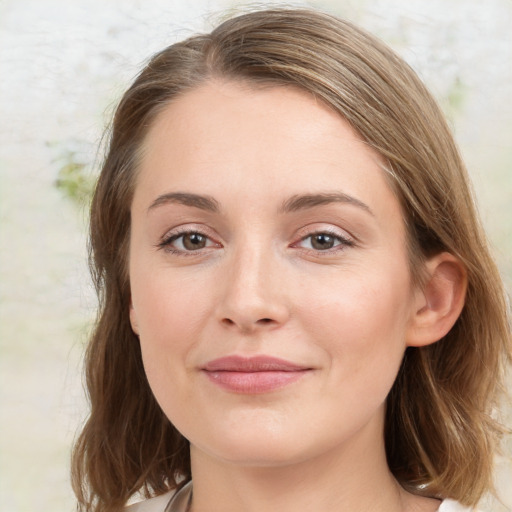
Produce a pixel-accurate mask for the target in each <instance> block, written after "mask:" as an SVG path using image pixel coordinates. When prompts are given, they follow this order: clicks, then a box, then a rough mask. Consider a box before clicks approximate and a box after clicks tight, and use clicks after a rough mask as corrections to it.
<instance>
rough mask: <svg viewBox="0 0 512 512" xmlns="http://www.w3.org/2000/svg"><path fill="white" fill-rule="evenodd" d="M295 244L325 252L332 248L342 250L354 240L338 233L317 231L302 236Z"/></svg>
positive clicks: (351, 244) (352, 243)
mask: <svg viewBox="0 0 512 512" xmlns="http://www.w3.org/2000/svg"><path fill="white" fill-rule="evenodd" d="M297 245H298V246H300V247H302V248H304V249H312V250H314V251H324V252H325V251H330V250H333V249H334V250H342V249H344V248H345V247H347V246H348V247H351V246H353V245H354V242H353V241H352V240H350V239H348V238H346V237H344V236H341V235H340V234H338V233H333V232H330V231H318V232H316V233H311V234H309V235H308V236H306V237H304V238H302V239H301V240H300V242H299V243H298V244H297Z"/></svg>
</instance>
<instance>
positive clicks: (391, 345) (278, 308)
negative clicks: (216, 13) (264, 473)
mask: <svg viewBox="0 0 512 512" xmlns="http://www.w3.org/2000/svg"><path fill="white" fill-rule="evenodd" d="M129 271H130V283H131V291H132V307H131V310H130V318H131V321H132V325H133V327H134V330H135V331H136V332H137V333H138V334H139V335H140V343H141V347H142V355H143V360H144V366H145V369H146V372H147V377H148V380H149V383H150V385H151V388H152V390H153V392H154V394H155V396H156V399H157V400H158V402H159V403H160V405H161V407H162V409H163V410H164V412H165V414H166V415H167V416H168V417H169V419H170V420H171V421H172V423H173V424H174V425H175V426H176V427H177V428H178V430H180V432H181V433H182V434H183V435H184V436H185V437H187V438H188V439H189V440H190V442H191V445H192V449H193V451H196V452H197V453H202V454H204V455H206V456H209V457H214V458H216V459H218V460H223V461H229V462H231V463H237V464H249V465H273V464H283V463H285V462H293V461H303V460H306V459H308V458H311V457H316V456H318V455H320V454H322V453H327V452H332V451H333V450H334V451H336V450H345V449H347V447H349V446H361V447H368V446H369V445H375V446H379V447H382V443H383V441H382V431H383V413H384V403H385V399H386V395H387V394H388V392H389V390H390V388H391V386H392V384H393V381H394V379H395V376H396V374H397V371H398V368H399V366H400V363H401V360H402V356H403V353H404V350H405V347H406V346H407V343H408V333H409V331H410V329H411V322H412V318H413V316H414V313H415V295H416V292H415V291H414V289H413V287H412V285H411V276H410V273H409V266H408V258H407V250H406V235H405V228H404V222H403V220H402V215H401V210H400V207H399V203H398V201H397V199H396V198H395V196H394V195H393V193H392V191H391V189H390V187H389V186H388V185H387V183H386V179H385V177H384V174H383V172H382V170H381V169H380V168H379V158H378V156H377V155H376V154H375V153H374V152H373V151H372V150H371V149H370V148H369V147H368V146H367V145H366V144H364V143H363V142H362V141H361V140H360V138H359V137H358V136H357V135H356V134H355V133H354V131H353V130H352V129H351V128H350V126H349V125H348V124H347V123H346V122H345V121H344V120H343V119H341V118H340V117H339V116H338V115H337V114H335V113H333V112H331V111H330V110H329V109H328V108H326V107H325V106H324V105H323V104H321V103H320V102H318V101H315V99H313V98H312V97H311V96H309V95H308V94H306V93H304V92H301V91H298V90H295V89H293V88H287V87H281V88H277V87H273V88H267V89H254V88H250V87H249V86H244V85H241V84H236V83H232V82H222V83H221V82H211V83H208V84H206V85H203V86H201V87H200V88H198V89H195V90H193V91H191V92H188V93H186V94H184V95H183V96H181V97H180V98H179V99H176V100H175V101H174V102H173V103H171V104H169V105H168V106H167V107H166V108H165V110H164V111H163V112H162V113H161V114H160V115H159V116H158V117H157V119H156V121H155V123H154V124H153V126H152V127H151V129H150V131H149V134H148V136H147V139H146V141H145V146H144V156H143V159H142V163H141V166H140V173H139V174H138V176H137V182H136V188H135V195H134V200H133V205H132V231H131V244H130V266H129ZM354 443H355V444H354Z"/></svg>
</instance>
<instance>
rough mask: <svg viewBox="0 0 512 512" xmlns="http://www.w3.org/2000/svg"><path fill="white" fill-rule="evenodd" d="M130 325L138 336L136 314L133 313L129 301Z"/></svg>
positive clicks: (133, 310)
mask: <svg viewBox="0 0 512 512" xmlns="http://www.w3.org/2000/svg"><path fill="white" fill-rule="evenodd" d="M130 324H131V326H132V331H133V332H134V333H135V334H136V335H137V336H138V335H139V324H138V322H137V313H136V312H135V308H134V307H133V302H132V300H131V299H130Z"/></svg>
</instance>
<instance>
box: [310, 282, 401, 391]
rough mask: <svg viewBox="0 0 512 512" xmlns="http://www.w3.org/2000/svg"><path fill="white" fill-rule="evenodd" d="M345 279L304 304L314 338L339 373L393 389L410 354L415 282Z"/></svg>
mask: <svg viewBox="0 0 512 512" xmlns="http://www.w3.org/2000/svg"><path fill="white" fill-rule="evenodd" d="M392 275H393V274H392V273H390V274H389V275H379V274H378V273H374V275H372V274H370V273H367V274H366V276H363V275H359V276H356V275H355V274H354V275H353V276H345V279H343V280H340V282H339V283H334V282H331V285H330V286H329V287H328V288H325V289H324V290H323V293H314V294H313V296H312V297H311V296H310V300H309V301H308V302H306V301H305V302H304V303H303V308H302V313H301V314H300V316H301V317H302V318H303V319H304V320H303V321H304V323H303V325H304V328H305V329H306V330H307V331H308V334H309V336H310V337H311V339H314V340H316V341H317V343H318V344H319V345H320V346H321V347H322V348H323V349H324V350H325V352H326V353H327V355H328V357H329V358H330V361H331V365H332V370H333V375H335V376H336V378H338V379H339V380H345V379H346V378H348V376H350V377H351V378H354V379H360V380H361V382H360V384H361V386H363V387H364V386H368V387H370V386H372V385H373V384H374V383H376V382H378V380H377V377H378V376H380V377H381V378H382V379H383V381H384V382H386V383H387V384H389V385H391V384H392V382H393V380H394V378H395V376H396V372H397V371H398V368H399V366H400V363H401V360H402V357H403V353H404V351H405V339H406V328H407V319H408V315H407V312H408V305H409V300H410V297H409V291H408V290H409V283H408V280H407V279H404V278H403V277H402V275H401V274H396V275H395V277H394V278H393V277H392Z"/></svg>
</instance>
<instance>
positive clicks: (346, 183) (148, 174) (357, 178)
mask: <svg viewBox="0 0 512 512" xmlns="http://www.w3.org/2000/svg"><path fill="white" fill-rule="evenodd" d="M142 155H143V157H142V160H141V165H140V168H139V176H138V180H137V187H136V195H137V194H139V195H140V192H141V189H143V191H144V193H145V195H147V199H146V200H147V201H150V200H151V197H150V196H156V195H158V194H161V193H162V191H167V190H165V189H169V191H171V189H172V190H174V191H182V192H186V191H190V190H191V189H194V191H196V190H199V191H200V192H203V193H204V194H208V195H213V196H214V197H217V196H219V198H220V199H221V200H222V199H223V197H224V198H229V196H231V197H235V198H236V199H238V200H241V199H243V198H246V199H248V198H251V199H252V200H255V199H257V198H260V199H261V200H262V201H265V202H267V203H268V202H272V201H273V200H275V201H278V200H279V201H281V200H282V196H283V195H291V194H300V193H305V192H315V191H325V190H332V189H333V188H336V189H341V191H342V192H343V193H347V194H351V195H353V196H356V197H357V196H360V199H361V200H363V201H368V200H370V199H371V198H370V197H368V196H369V195H372V194H369V193H370V192H372V193H373V195H375V196H383V195H384V196H386V197H388V199H389V200H390V201H394V202H395V203H396V199H395V198H394V194H393V193H392V191H391V189H390V187H389V186H388V184H387V180H386V178H385V176H384V173H383V172H382V169H381V167H382V161H381V158H380V157H379V155H378V154H377V153H376V152H375V151H373V150H372V149H371V148H370V147H369V146H368V145H367V144H366V143H365V142H364V141H363V140H362V139H361V137H360V136H359V135H358V134H357V133H356V132H355V130H354V129H353V128H352V127H351V126H350V125H349V124H348V123H347V122H346V121H345V120H344V119H343V118H342V117H341V116H340V115H339V114H337V113H336V112H334V111H333V110H332V109H330V108H329V107H328V106H326V105H325V104H324V103H323V102H321V101H319V100H316V99H315V98H314V97H313V96H312V95H311V94H310V93H308V92H306V91H302V90H300V89H298V88H294V87H288V86H286V87H284V86H279V87H265V88H255V87H253V86H251V85H247V84H240V83H233V82H219V81H213V82H208V83H206V84H204V85H202V86H201V87H198V88H197V89H194V90H191V91H189V92H187V93H185V94H183V95H182V96H179V97H178V98H176V99H175V100H173V101H172V102H171V103H170V104H168V105H167V106H166V107H165V108H164V109H163V110H162V112H161V113H160V114H159V115H158V116H157V118H156V119H155V121H154V123H153V125H152V126H151V128H150V130H149V132H148V134H147V136H146V139H145V141H144V145H143V151H142ZM372 189H373V191H372ZM395 206H396V205H395Z"/></svg>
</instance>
